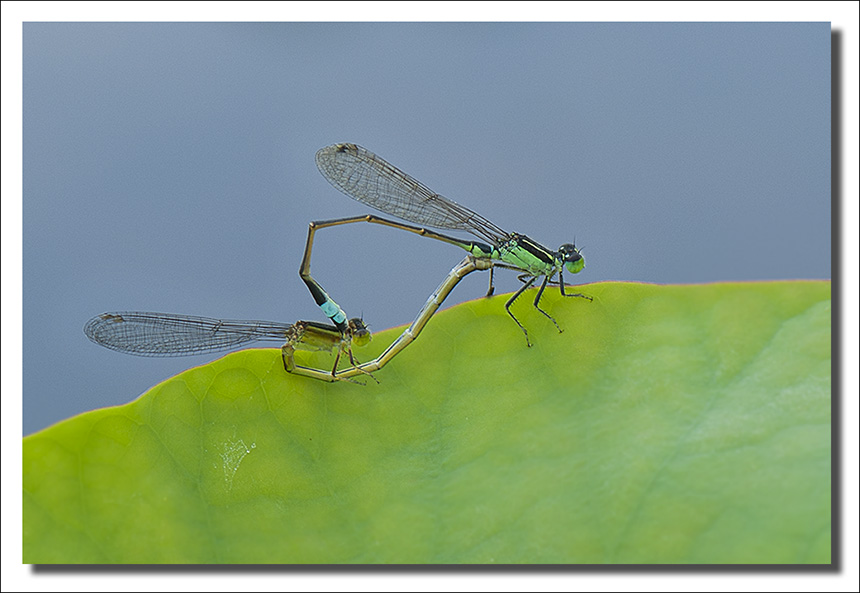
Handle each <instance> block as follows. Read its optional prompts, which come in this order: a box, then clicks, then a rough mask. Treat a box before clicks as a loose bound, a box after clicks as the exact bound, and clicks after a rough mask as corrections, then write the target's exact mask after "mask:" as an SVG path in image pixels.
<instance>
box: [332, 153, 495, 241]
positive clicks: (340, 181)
mask: <svg viewBox="0 0 860 593" xmlns="http://www.w3.org/2000/svg"><path fill="white" fill-rule="evenodd" d="M316 162H317V167H318V168H319V170H320V173H322V175H323V177H325V178H326V179H327V180H328V182H329V183H331V184H332V185H333V186H335V187H336V188H337V189H339V190H340V191H342V192H343V193H345V194H346V195H348V196H349V197H351V198H353V199H354V200H358V201H359V202H361V203H362V204H367V205H368V206H370V207H372V208H376V209H377V210H381V211H382V212H387V213H388V214H391V215H393V216H397V217H399V218H402V219H403V220H407V221H409V222H412V223H414V224H417V225H421V226H428V227H434V228H437V229H453V230H460V231H467V232H469V233H472V234H473V235H475V236H476V237H478V238H480V239H483V240H486V241H489V242H490V243H497V242H498V241H502V240H504V239H505V238H507V236H508V233H506V232H505V231H503V230H502V229H500V228H499V227H497V226H496V225H494V224H493V223H492V222H490V221H489V220H487V219H486V218H484V217H483V216H481V215H480V214H478V213H476V212H473V211H472V210H469V209H468V208H466V207H465V206H461V205H460V204H458V203H457V202H454V201H453V200H449V199H448V198H446V197H444V196H440V195H439V194H437V193H435V192H433V191H432V190H431V189H430V188H429V187H427V186H426V185H424V184H423V183H421V182H420V181H418V180H416V179H414V178H413V177H411V176H410V175H408V174H406V173H404V172H403V171H401V170H400V169H398V168H397V167H395V166H394V165H392V164H391V163H388V162H387V161H385V160H384V159H382V158H380V157H378V156H376V155H375V154H373V153H372V152H370V151H369V150H367V149H366V148H362V147H361V146H358V145H356V144H333V145H331V146H326V147H325V148H322V149H320V150H319V152H317V155H316Z"/></svg>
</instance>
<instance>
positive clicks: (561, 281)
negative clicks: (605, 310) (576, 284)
mask: <svg viewBox="0 0 860 593" xmlns="http://www.w3.org/2000/svg"><path fill="white" fill-rule="evenodd" d="M558 287H559V289H560V290H561V296H566V297H580V298H583V299H588V300H589V301H593V300H594V299H593V298H592V297H590V296H588V295H585V294H582V293H579V292H577V293H575V294H568V293H566V292H564V275H563V273H562V271H561V270H559V271H558Z"/></svg>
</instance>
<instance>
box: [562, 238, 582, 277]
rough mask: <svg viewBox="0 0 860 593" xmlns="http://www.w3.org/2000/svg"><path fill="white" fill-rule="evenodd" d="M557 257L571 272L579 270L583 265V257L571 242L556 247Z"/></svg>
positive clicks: (574, 272)
mask: <svg viewBox="0 0 860 593" xmlns="http://www.w3.org/2000/svg"><path fill="white" fill-rule="evenodd" d="M558 257H559V258H561V260H562V261H563V262H564V267H566V268H567V271H568V272H570V273H571V274H576V273H577V272H581V271H582V268H584V267H585V258H584V257H582V253H580V251H579V249H577V248H576V246H575V245H574V244H573V243H565V244H564V245H562V246H561V247H559V248H558Z"/></svg>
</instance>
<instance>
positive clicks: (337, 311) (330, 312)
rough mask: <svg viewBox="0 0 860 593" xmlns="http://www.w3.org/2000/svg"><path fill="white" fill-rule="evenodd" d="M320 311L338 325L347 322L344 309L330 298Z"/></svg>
mask: <svg viewBox="0 0 860 593" xmlns="http://www.w3.org/2000/svg"><path fill="white" fill-rule="evenodd" d="M320 309H322V312H323V313H325V316H326V317H328V318H329V319H331V320H332V321H334V322H335V324H336V325H338V326H340V325H341V324H342V323H344V322H345V321H346V313H344V312H343V309H341V308H340V305H338V304H337V303H335V302H334V301H333V300H331V299H330V298H329V299H328V300H326V302H324V303H323V304H322V305H320Z"/></svg>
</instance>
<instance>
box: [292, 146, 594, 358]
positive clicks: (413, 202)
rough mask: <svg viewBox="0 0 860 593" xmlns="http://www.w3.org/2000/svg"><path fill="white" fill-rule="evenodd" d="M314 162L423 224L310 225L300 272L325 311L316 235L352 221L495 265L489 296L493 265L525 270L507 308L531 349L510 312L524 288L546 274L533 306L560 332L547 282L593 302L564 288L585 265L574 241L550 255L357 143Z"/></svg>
mask: <svg viewBox="0 0 860 593" xmlns="http://www.w3.org/2000/svg"><path fill="white" fill-rule="evenodd" d="M316 163H317V167H318V168H319V170H320V172H321V173H322V175H323V177H325V178H326V180H328V182H329V183H331V184H332V185H333V186H334V187H336V188H337V189H339V190H340V191H342V192H343V193H345V194H346V195H348V196H349V197H351V198H353V199H354V200H357V201H359V202H361V203H363V204H366V205H368V206H371V207H372V208H376V209H377V210H381V211H382V212H386V213H388V214H391V215H393V216H397V217H399V218H402V219H404V220H407V221H409V222H412V223H415V224H418V225H422V226H420V227H418V226H412V225H408V224H403V223H400V222H396V221H392V220H387V219H384V218H381V217H379V216H375V215H372V214H368V215H364V216H355V217H349V218H340V219H335V220H323V221H315V222H312V223H311V224H310V229H309V231H308V239H307V243H306V246H305V254H304V257H303V259H302V265H301V268H300V269H299V274H300V275H301V277H302V279H303V280H304V281H305V282H306V283H307V285H308V287H309V288H310V290H311V293H312V294H313V296H314V299H315V300H316V302H317V304H318V305H320V306H321V307H323V311H325V310H326V306H327V303H326V301H325V299H326V298H328V297H327V295H325V293H324V292H322V291H321V289H320V288H319V285H318V284H317V283H316V281H315V280H314V279H313V278H312V277H311V273H310V267H311V251H312V249H313V240H314V233H315V232H316V231H317V230H319V229H323V228H326V227H331V226H338V225H342V224H350V223H354V222H369V223H373V224H381V225H385V226H390V227H394V228H398V229H402V230H405V231H409V232H412V233H416V234H419V235H422V236H425V237H430V238H431V239H436V240H438V241H444V242H445V243H450V244H452V245H456V246H457V247H460V248H462V249H465V250H466V251H468V252H469V253H470V254H471V255H472V256H473V257H474V258H476V260H487V261H490V262H492V265H490V266H486V267H485V268H483V269H489V270H490V286H489V289H488V290H487V296H490V295H491V294H493V291H494V286H493V269H494V268H495V267H499V268H505V269H511V270H517V271H519V272H521V274H520V275H519V276H518V277H519V279H520V281H522V283H523V286H522V287H521V288H520V289H519V290H518V291H516V292H515V293H514V294H513V296H511V298H510V299H508V301H507V302H506V303H505V310H506V311H507V312H508V314H509V315H510V316H511V318H512V319H513V320H514V321H515V322H516V324H517V325H518V326H519V327H520V329H521V330H522V331H523V334H524V335H525V338H526V344H527V345H529V346H531V342H530V340H529V336H528V331H527V330H526V328H525V327H524V326H523V324H522V323H520V321H519V320H518V319H517V318H516V316H515V315H514V314H513V313H512V312H511V309H510V307H511V305H512V304H513V303H514V301H516V300H517V298H519V296H520V295H521V294H522V293H523V292H525V290H526V289H528V288H529V287H531V286H532V285H533V284H534V282H535V280H537V278H539V277H540V276H543V282H542V283H541V285H540V288H539V289H538V292H537V295H536V296H535V299H534V303H533V304H534V307H535V308H536V309H537V310H538V311H540V312H541V313H542V314H543V315H544V316H546V317H547V318H548V319H549V320H550V321H552V322H553V324H555V326H556V328H557V329H558V331H562V329H561V327H560V326H559V325H558V323H557V322H556V320H555V319H553V318H552V316H551V315H550V314H549V313H547V312H546V311H544V310H543V309H541V308H540V299H541V296H542V295H543V292H544V290H545V289H546V287H547V285H548V284H552V285H556V284H557V285H558V286H559V290H560V291H561V294H562V295H563V296H566V297H580V298H584V299H588V300H589V301H590V300H591V297H590V296H586V295H583V294H580V293H573V294H571V293H566V292H565V290H564V289H565V284H564V276H563V269H565V268H566V269H567V271H568V272H570V273H571V274H576V273H578V272H579V271H581V270H582V269H583V268H584V267H585V259H584V258H583V256H582V253H581V252H580V250H579V249H577V248H576V246H575V245H574V244H573V243H565V244H563V245H562V246H561V247H559V248H558V250H557V251H552V250H550V249H547V248H546V247H544V246H542V245H540V244H539V243H537V242H536V241H534V240H532V239H530V238H529V237H527V236H525V235H522V234H519V233H509V232H506V231H503V230H502V229H501V228H499V227H498V226H496V225H495V224H493V223H492V222H490V221H489V220H487V219H486V218H484V217H483V216H481V215H480V214H477V213H476V212H473V211H472V210H470V209H468V208H466V207H465V206H461V205H460V204H457V203H456V202H454V201H452V200H449V199H448V198H445V197H444V196H441V195H439V194H437V193H435V192H433V191H432V190H430V189H429V188H428V187H427V186H426V185H424V184H422V183H421V182H419V181H417V180H415V179H414V178H412V177H411V176H409V175H407V174H406V173H404V172H403V171H401V170H400V169H398V168H397V167H395V166H393V165H391V164H390V163H388V162H386V161H385V160H383V159H382V158H380V157H378V156H377V155H375V154H373V153H372V152H370V151H369V150H367V149H365V148H362V147H361V146H358V145H355V144H334V145H331V146H327V147H325V148H322V149H320V150H319V152H317V154H316ZM425 227H433V228H439V229H451V230H460V231H466V232H468V233H471V234H472V235H474V236H475V237H477V238H479V239H482V240H483V241H488V243H484V242H478V241H467V240H463V239H458V238H456V237H450V236H448V235H443V234H441V233H437V232H434V231H431V230H428V229H427V228H425ZM556 274H558V281H557V282H556V281H553V278H554V277H555V275H556ZM315 289H316V290H315ZM329 300H330V299H329ZM327 314H328V313H327Z"/></svg>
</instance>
